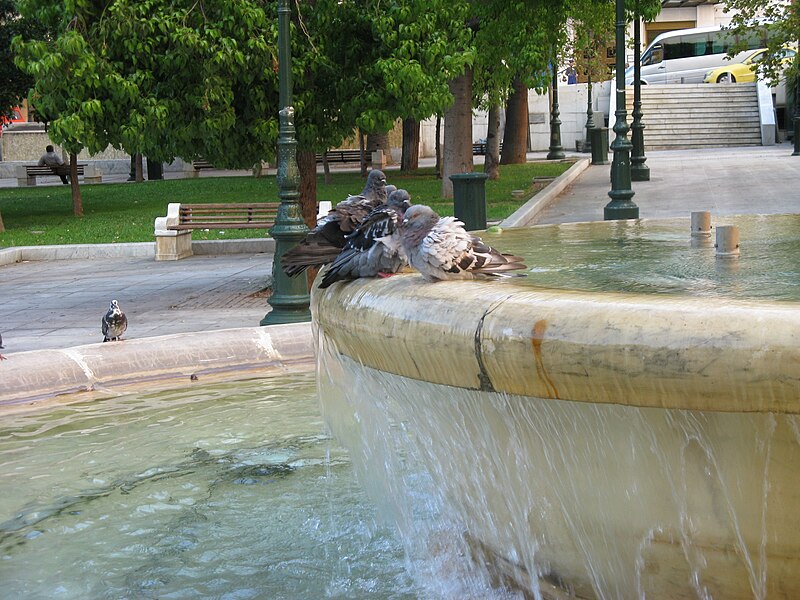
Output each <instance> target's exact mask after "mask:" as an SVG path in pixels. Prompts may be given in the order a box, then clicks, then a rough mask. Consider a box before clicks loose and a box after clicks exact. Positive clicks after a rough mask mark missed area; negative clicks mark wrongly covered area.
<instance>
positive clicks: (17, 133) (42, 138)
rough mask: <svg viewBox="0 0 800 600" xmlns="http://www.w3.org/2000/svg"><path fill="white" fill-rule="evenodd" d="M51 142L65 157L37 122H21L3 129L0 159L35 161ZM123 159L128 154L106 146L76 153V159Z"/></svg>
mask: <svg viewBox="0 0 800 600" xmlns="http://www.w3.org/2000/svg"><path fill="white" fill-rule="evenodd" d="M48 144H53V146H55V147H56V152H60V153H61V154H62V155H63V156H64V157H65V158H67V154H66V153H65V152H64V151H63V149H62V148H60V147H59V146H58V145H57V144H55V143H53V141H52V140H51V139H50V136H49V135H48V134H47V132H46V131H45V130H44V127H43V126H42V125H40V124H38V123H23V124H21V125H14V126H11V127H8V128H5V129H3V135H2V160H3V161H4V162H9V161H21V162H28V163H29V162H36V161H37V160H39V157H40V156H41V155H42V154H43V153H44V149H45V146H47V145H48ZM116 159H124V160H128V161H130V155H128V154H127V153H126V152H123V151H122V150H117V149H116V148H112V147H108V148H106V149H105V150H104V151H102V152H99V153H97V154H89V153H88V152H86V151H83V152H81V153H80V154H78V160H81V161H86V160H116Z"/></svg>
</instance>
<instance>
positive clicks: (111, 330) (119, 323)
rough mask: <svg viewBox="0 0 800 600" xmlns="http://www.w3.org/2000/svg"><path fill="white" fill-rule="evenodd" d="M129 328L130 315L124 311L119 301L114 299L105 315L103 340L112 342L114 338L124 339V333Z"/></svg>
mask: <svg viewBox="0 0 800 600" xmlns="http://www.w3.org/2000/svg"><path fill="white" fill-rule="evenodd" d="M127 328H128V317H126V316H125V313H124V312H122V309H121V308H120V307H119V302H117V301H116V300H112V301H111V304H110V305H109V307H108V312H107V313H106V314H105V315H103V320H102V323H101V329H102V332H103V341H104V342H110V341H113V340H119V339H122V334H123V333H125V330H126V329H127Z"/></svg>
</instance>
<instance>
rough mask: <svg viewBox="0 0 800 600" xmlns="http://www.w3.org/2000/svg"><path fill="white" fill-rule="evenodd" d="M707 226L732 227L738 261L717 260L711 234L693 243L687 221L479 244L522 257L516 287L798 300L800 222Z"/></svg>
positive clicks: (507, 237) (775, 219)
mask: <svg viewBox="0 0 800 600" xmlns="http://www.w3.org/2000/svg"><path fill="white" fill-rule="evenodd" d="M712 217H713V215H712ZM712 222H713V225H714V227H716V226H719V225H737V226H739V228H740V246H741V252H740V256H739V258H734V259H718V258H716V255H715V250H714V235H712V236H711V237H709V238H692V237H691V236H690V227H689V219H688V218H686V219H669V220H653V221H648V220H643V221H614V222H592V223H568V224H564V225H547V226H542V227H533V228H521V229H508V230H505V231H503V232H502V233H500V234H490V233H487V234H485V235H483V234H482V237H484V239H485V240H486V241H487V242H488V243H489V244H491V245H493V246H495V247H497V248H498V249H500V250H501V251H502V252H507V253H513V254H519V255H521V256H523V257H525V263H526V264H527V265H528V267H529V272H528V275H527V277H526V278H525V279H524V280H523V279H520V280H519V281H520V282H527V283H529V284H532V285H537V286H546V287H555V288H563V289H579V290H588V291H609V292H613V291H619V292H641V293H652V294H683V295H692V296H704V297H712V298H713V297H716V298H739V299H763V300H767V299H769V300H793V301H796V300H800V259H798V257H800V215H769V216H758V215H756V216H737V217H720V218H713V219H712Z"/></svg>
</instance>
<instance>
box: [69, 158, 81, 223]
mask: <svg viewBox="0 0 800 600" xmlns="http://www.w3.org/2000/svg"><path fill="white" fill-rule="evenodd" d="M69 187H70V189H71V191H72V213H73V214H74V215H75V216H76V217H82V216H83V200H82V199H81V188H80V186H79V185H78V155H77V154H75V153H74V152H72V153H70V155H69Z"/></svg>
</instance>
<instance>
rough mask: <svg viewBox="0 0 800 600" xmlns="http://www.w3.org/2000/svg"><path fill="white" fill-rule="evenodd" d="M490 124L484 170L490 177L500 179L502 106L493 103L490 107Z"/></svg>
mask: <svg viewBox="0 0 800 600" xmlns="http://www.w3.org/2000/svg"><path fill="white" fill-rule="evenodd" d="M488 119H489V126H488V129H487V132H486V156H485V157H484V158H485V159H484V162H483V172H484V173H486V174H487V175H488V176H489V179H491V180H492V181H496V180H498V179H500V106H499V105H497V104H492V105H491V106H490V107H489V116H488Z"/></svg>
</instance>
